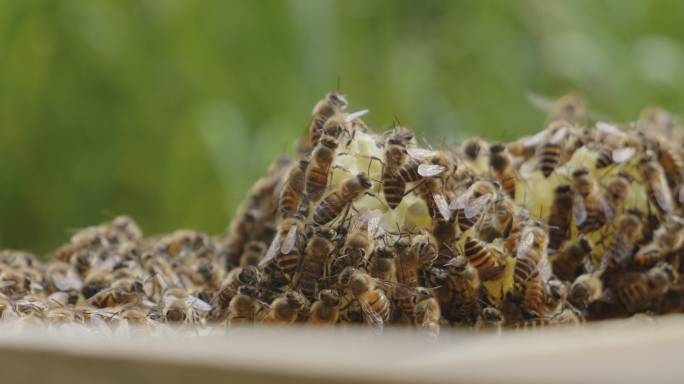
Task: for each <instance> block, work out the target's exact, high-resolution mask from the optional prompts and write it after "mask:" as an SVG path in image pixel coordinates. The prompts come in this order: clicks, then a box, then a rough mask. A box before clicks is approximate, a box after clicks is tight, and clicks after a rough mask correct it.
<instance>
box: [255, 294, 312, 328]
mask: <svg viewBox="0 0 684 384" xmlns="http://www.w3.org/2000/svg"><path fill="white" fill-rule="evenodd" d="M304 307H305V304H304V298H302V297H301V296H299V294H298V293H297V292H294V291H290V292H287V293H286V294H285V295H283V296H282V297H279V298H277V299H276V300H275V301H274V302H273V303H272V304H271V305H270V308H269V309H268V312H266V314H265V315H264V316H263V317H262V319H261V322H264V323H266V324H269V325H271V326H283V325H286V324H290V323H292V322H294V321H295V319H296V318H297V315H298V314H299V311H301V310H302V309H303V308H304Z"/></svg>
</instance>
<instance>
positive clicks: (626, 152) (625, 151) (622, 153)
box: [613, 147, 637, 163]
mask: <svg viewBox="0 0 684 384" xmlns="http://www.w3.org/2000/svg"><path fill="white" fill-rule="evenodd" d="M636 153H637V150H636V148H633V147H624V148H615V149H614V150H613V161H614V162H616V163H624V162H625V161H627V160H629V159H631V158H632V157H634V155H636Z"/></svg>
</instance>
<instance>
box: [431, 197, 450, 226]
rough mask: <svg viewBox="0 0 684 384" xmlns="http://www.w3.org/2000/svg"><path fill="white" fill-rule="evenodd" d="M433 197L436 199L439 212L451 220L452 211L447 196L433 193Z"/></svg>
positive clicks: (445, 218) (447, 219)
mask: <svg viewBox="0 0 684 384" xmlns="http://www.w3.org/2000/svg"><path fill="white" fill-rule="evenodd" d="M432 198H433V199H435V204H436V205H437V209H438V210H439V214H440V215H442V217H443V218H444V220H446V221H449V219H451V211H450V210H449V202H448V201H447V199H446V197H444V195H442V194H441V193H433V194H432Z"/></svg>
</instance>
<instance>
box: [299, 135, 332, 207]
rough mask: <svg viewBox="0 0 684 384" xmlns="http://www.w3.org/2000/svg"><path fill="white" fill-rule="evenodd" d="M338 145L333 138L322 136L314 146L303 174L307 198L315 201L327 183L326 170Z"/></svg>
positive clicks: (318, 198) (328, 168)
mask: <svg viewBox="0 0 684 384" xmlns="http://www.w3.org/2000/svg"><path fill="white" fill-rule="evenodd" d="M339 146H340V143H338V142H337V140H335V139H334V138H331V137H327V136H324V137H322V138H321V140H320V142H319V143H318V144H317V145H316V147H315V148H314V151H313V153H312V154H311V159H310V160H309V165H308V167H307V168H306V172H305V174H304V178H305V183H306V194H307V197H308V198H309V200H311V201H313V202H317V201H318V200H320V198H321V197H322V195H323V191H325V189H326V186H327V185H328V172H329V171H330V166H331V165H332V162H333V160H334V159H335V150H336V149H337V148H338V147H339Z"/></svg>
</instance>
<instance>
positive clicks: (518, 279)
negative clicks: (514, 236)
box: [513, 221, 550, 285]
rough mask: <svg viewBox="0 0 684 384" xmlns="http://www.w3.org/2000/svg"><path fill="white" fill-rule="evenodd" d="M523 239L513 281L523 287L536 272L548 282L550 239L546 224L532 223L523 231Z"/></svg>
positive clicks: (519, 245)
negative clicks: (548, 247)
mask: <svg viewBox="0 0 684 384" xmlns="http://www.w3.org/2000/svg"><path fill="white" fill-rule="evenodd" d="M521 239H522V240H521V241H520V243H519V244H518V249H517V250H516V257H517V259H516V261H515V269H514V272H513V281H514V282H515V284H516V285H522V284H524V283H525V282H527V281H528V280H530V279H531V278H532V277H534V275H536V274H537V273H536V272H538V274H539V275H542V277H544V278H545V280H548V276H549V274H550V271H549V270H550V267H549V260H548V256H547V255H546V247H547V244H548V241H549V237H548V234H547V231H546V228H545V226H544V224H543V223H542V222H540V221H533V222H531V223H530V224H528V225H527V226H526V227H525V228H524V229H523V231H522V235H521Z"/></svg>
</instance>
